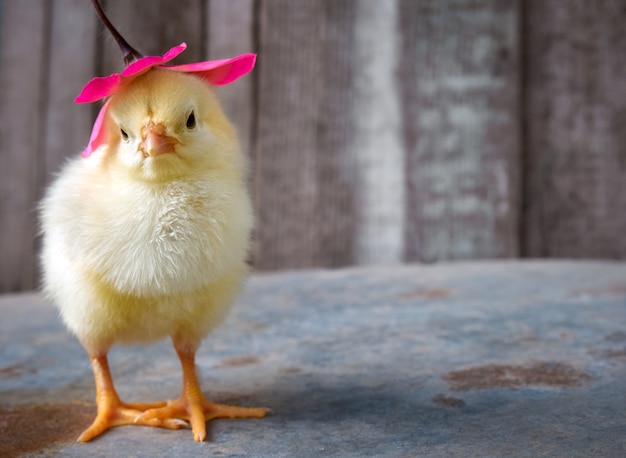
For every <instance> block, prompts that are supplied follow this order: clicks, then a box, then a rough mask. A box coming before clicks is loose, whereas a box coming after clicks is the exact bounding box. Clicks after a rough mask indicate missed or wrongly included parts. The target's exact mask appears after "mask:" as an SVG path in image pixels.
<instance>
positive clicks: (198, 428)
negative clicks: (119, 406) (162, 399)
mask: <svg viewBox="0 0 626 458" xmlns="http://www.w3.org/2000/svg"><path fill="white" fill-rule="evenodd" d="M176 351H177V353H178V357H179V358H180V362H181V366H182V369H183V391H182V394H181V396H180V398H179V399H176V400H174V401H168V402H167V405H166V406H164V407H160V408H156V409H151V410H147V411H146V412H144V413H143V414H142V415H140V416H139V417H138V418H137V420H138V421H140V422H147V423H149V424H152V425H154V426H160V425H161V423H162V424H163V425H168V424H172V423H171V422H172V421H181V420H187V421H189V423H190V424H191V429H192V431H193V438H194V440H195V441H197V442H202V441H204V440H205V439H206V422H207V421H209V420H214V419H216V418H261V417H264V416H265V415H267V414H268V413H269V412H271V410H270V409H266V408H264V407H235V406H228V405H224V404H215V403H213V402H210V401H208V400H207V399H206V398H205V397H204V395H203V394H202V391H201V390H200V385H199V383H198V379H197V377H196V369H195V362H194V361H195V354H194V353H193V352H187V351H181V350H179V349H178V348H177V349H176Z"/></svg>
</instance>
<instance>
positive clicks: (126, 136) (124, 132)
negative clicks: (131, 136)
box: [120, 129, 128, 141]
mask: <svg viewBox="0 0 626 458" xmlns="http://www.w3.org/2000/svg"><path fill="white" fill-rule="evenodd" d="M120 133H121V134H122V138H123V139H124V141H126V140H128V133H127V132H126V131H125V130H124V129H120Z"/></svg>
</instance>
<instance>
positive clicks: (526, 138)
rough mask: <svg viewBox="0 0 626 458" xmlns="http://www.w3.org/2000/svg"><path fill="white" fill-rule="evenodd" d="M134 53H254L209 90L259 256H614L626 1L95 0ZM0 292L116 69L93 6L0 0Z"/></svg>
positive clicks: (17, 269)
mask: <svg viewBox="0 0 626 458" xmlns="http://www.w3.org/2000/svg"><path fill="white" fill-rule="evenodd" d="M103 5H104V8H105V10H106V11H107V12H108V14H109V15H110V17H111V19H112V20H113V22H114V23H115V24H116V25H117V26H118V27H119V28H120V29H121V30H122V32H123V34H124V35H125V36H126V37H127V39H128V40H129V42H130V43H131V44H132V45H134V46H135V47H137V48H138V49H140V50H141V51H142V52H143V53H144V54H146V55H147V54H161V53H163V52H164V51H165V50H167V49H169V48H170V47H172V46H174V45H176V44H178V43H180V42H182V41H186V42H187V43H188V45H189V47H188V49H187V51H185V53H183V54H182V55H181V56H180V59H177V62H179V63H184V62H192V61H197V60H201V59H206V58H211V59H218V58H224V57H230V56H233V55H236V54H240V53H243V52H248V51H254V52H257V53H258V55H259V58H258V66H257V68H256V69H255V71H254V72H253V73H251V74H250V75H248V76H246V77H244V78H243V79H241V80H240V81H238V82H237V83H235V84H233V85H231V86H228V87H223V88H218V89H217V93H218V96H219V97H220V98H221V99H222V101H223V104H224V106H225V109H226V111H227V113H229V115H230V117H231V118H232V119H233V121H234V123H235V124H236V125H237V127H238V130H239V134H240V137H241V141H242V145H243V146H244V148H245V149H246V151H248V152H249V154H250V157H251V158H252V160H253V164H254V167H253V170H252V173H251V177H250V182H251V189H252V192H253V195H254V199H255V206H256V211H257V215H258V224H257V230H256V233H255V250H254V253H253V258H254V264H255V267H256V268H257V269H266V270H267V269H284V268H303V267H318V266H323V267H337V266H343V265H352V264H389V263H401V262H436V261H442V260H452V259H480V258H514V257H519V256H531V257H568V258H609V259H624V258H626V236H625V235H624V234H626V128H625V127H624V126H626V27H624V26H623V24H624V23H626V0H596V1H594V2H589V1H586V0H315V1H313V0H184V1H182V0H153V1H151V2H150V7H149V8H146V2H144V1H141V0H106V1H103ZM0 40H1V41H0V47H1V49H0V51H1V53H0V120H1V122H0V234H1V235H0V250H1V251H0V254H1V256H0V292H6V291H15V290H22V289H30V288H33V287H36V285H37V279H38V269H37V262H36V253H37V248H38V247H37V245H38V241H37V238H36V236H35V234H36V223H35V214H36V211H35V209H36V205H37V204H36V203H37V201H38V199H39V198H40V197H41V195H42V192H43V189H44V188H45V186H46V185H47V184H48V183H49V182H50V180H51V179H52V177H53V174H54V172H55V171H57V170H58V169H59V167H60V165H61V163H62V162H63V161H64V160H66V158H68V157H71V156H75V155H76V154H78V153H79V152H80V151H81V149H82V148H83V147H84V145H85V144H86V142H87V139H88V136H89V131H90V128H91V124H92V120H93V118H94V115H95V112H96V111H97V108H98V107H97V106H96V105H95V104H94V105H93V106H90V105H86V106H85V105H74V104H73V103H72V100H73V98H74V97H75V95H76V94H77V93H78V92H79V91H80V89H81V88H82V86H83V85H84V84H85V83H86V82H87V81H88V80H89V79H90V78H91V77H92V76H95V75H107V74H109V73H112V72H114V71H119V70H120V68H121V62H122V61H121V58H120V56H119V51H118V50H117V47H116V45H115V43H114V41H113V40H112V39H111V38H110V37H109V36H108V34H107V33H105V32H104V30H103V29H102V27H101V26H100V25H99V24H98V22H97V20H96V16H95V13H94V12H93V10H92V8H91V4H90V2H89V1H87V0H49V1H42V0H0Z"/></svg>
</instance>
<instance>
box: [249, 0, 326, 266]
mask: <svg viewBox="0 0 626 458" xmlns="http://www.w3.org/2000/svg"><path fill="white" fill-rule="evenodd" d="M259 13H260V18H259V20H260V30H259V33H260V37H259V40H260V42H259V58H260V60H259V65H258V67H257V70H256V72H257V78H258V91H259V92H258V95H257V96H258V112H257V130H256V145H255V146H256V153H255V157H256V174H257V176H256V180H255V181H256V183H257V188H256V196H257V213H258V225H257V252H256V253H255V264H256V266H257V268H263V269H268V268H277V267H279V266H282V267H303V266H306V265H313V264H314V260H315V257H316V248H317V238H316V232H315V225H316V218H315V214H316V195H317V186H318V182H317V176H316V173H315V170H316V168H317V164H316V158H317V147H316V136H317V129H316V122H317V119H318V116H319V114H318V109H317V108H318V103H317V102H318V98H319V92H320V84H319V81H320V77H321V75H322V68H321V54H322V45H321V43H322V42H321V39H320V38H321V37H322V25H321V24H322V15H323V9H322V3H321V2H306V3H295V2H292V1H289V0H278V1H277V0H272V1H261V3H260V6H259Z"/></svg>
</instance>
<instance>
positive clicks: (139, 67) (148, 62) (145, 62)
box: [122, 42, 187, 76]
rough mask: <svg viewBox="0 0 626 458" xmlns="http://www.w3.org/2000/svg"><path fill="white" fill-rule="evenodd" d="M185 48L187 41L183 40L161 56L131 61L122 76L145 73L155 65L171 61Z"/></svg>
mask: <svg viewBox="0 0 626 458" xmlns="http://www.w3.org/2000/svg"><path fill="white" fill-rule="evenodd" d="M185 48H187V43H185V42H183V43H181V44H179V45H178V46H174V47H173V48H172V49H170V50H169V51H167V52H166V53H165V54H164V55H163V57H161V56H147V57H142V58H141V59H138V60H136V61H135V62H132V63H130V64H129V65H128V67H126V68H125V69H124V71H123V72H122V76H130V75H137V74H141V73H144V72H145V71H146V70H148V69H149V68H151V67H154V66H155V65H162V64H164V63H166V62H169V61H170V60H172V59H174V58H175V57H176V56H178V55H179V54H180V53H181V52H183V51H184V50H185ZM137 76H139V75H137Z"/></svg>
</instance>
